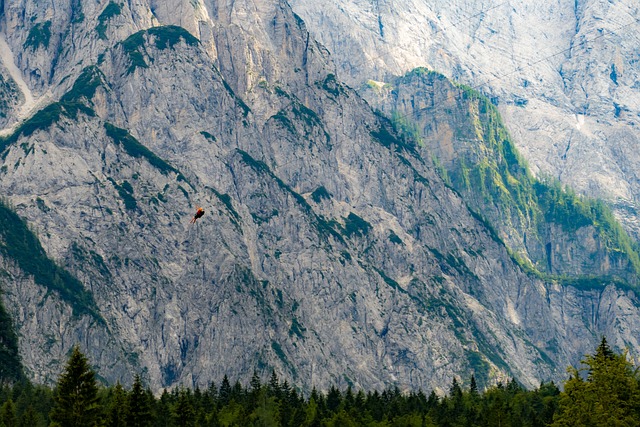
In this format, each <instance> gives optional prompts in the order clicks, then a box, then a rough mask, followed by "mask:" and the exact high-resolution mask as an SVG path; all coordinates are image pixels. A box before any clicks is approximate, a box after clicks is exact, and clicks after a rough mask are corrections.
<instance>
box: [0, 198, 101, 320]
mask: <svg viewBox="0 0 640 427" xmlns="http://www.w3.org/2000/svg"><path fill="white" fill-rule="evenodd" d="M0 255H1V256H2V257H4V258H5V259H7V260H9V261H13V262H15V264H16V266H17V267H18V268H19V269H20V270H21V271H22V272H24V273H25V274H27V275H29V276H33V280H34V281H35V283H36V284H38V285H40V286H43V287H45V288H46V289H47V290H49V291H53V292H55V293H57V294H58V295H60V298H61V299H62V300H63V301H66V302H67V303H68V304H69V305H70V306H71V308H72V309H73V313H74V314H75V315H84V314H88V315H90V316H93V317H94V318H95V319H97V320H101V317H100V314H99V312H98V308H97V307H96V303H95V301H94V300H93V296H92V295H91V292H89V291H87V290H86V289H85V288H84V286H83V285H82V283H81V282H80V281H79V280H78V279H76V278H75V277H74V276H73V275H71V273H69V272H68V271H67V270H65V269H64V268H62V267H60V266H58V265H57V264H56V263H55V262H54V261H53V260H51V258H49V257H48V256H47V254H46V253H45V251H44V249H43V248H42V245H41V244H40V240H39V239H38V236H36V234H35V233H33V232H32V231H31V230H30V229H29V227H28V226H27V223H26V221H25V220H24V219H22V218H20V217H19V216H18V215H17V214H16V213H15V212H13V210H11V208H10V207H9V206H7V205H6V204H5V203H4V202H2V201H0Z"/></svg>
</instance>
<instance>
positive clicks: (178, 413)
mask: <svg viewBox="0 0 640 427" xmlns="http://www.w3.org/2000/svg"><path fill="white" fill-rule="evenodd" d="M192 400H193V395H192V394H191V392H190V390H188V389H185V388H183V387H180V390H179V391H178V400H177V401H176V403H175V405H174V406H173V420H174V425H176V426H177V427H194V426H195V425H196V411H195V409H194V407H193V402H192Z"/></svg>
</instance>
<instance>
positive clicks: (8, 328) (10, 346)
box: [0, 292, 24, 383]
mask: <svg viewBox="0 0 640 427" xmlns="http://www.w3.org/2000/svg"><path fill="white" fill-rule="evenodd" d="M1 295H2V293H1V292H0V296H1ZM23 378H24V374H23V371H22V362H21V360H20V353H19V351H18V336H17V335H16V332H15V330H14V329H13V322H12V321H11V316H9V313H7V311H6V310H5V308H4V305H3V304H2V298H0V383H3V382H8V383H13V382H16V381H19V380H21V379H23Z"/></svg>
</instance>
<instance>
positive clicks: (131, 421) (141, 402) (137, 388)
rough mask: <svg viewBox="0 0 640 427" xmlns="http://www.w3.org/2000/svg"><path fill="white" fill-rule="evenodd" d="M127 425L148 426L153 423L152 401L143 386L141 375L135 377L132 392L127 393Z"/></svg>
mask: <svg viewBox="0 0 640 427" xmlns="http://www.w3.org/2000/svg"><path fill="white" fill-rule="evenodd" d="M126 420H127V427H146V426H150V425H152V424H153V420H152V411H151V402H150V401H149V396H147V393H146V391H145V390H144V388H143V387H142V380H141V379H140V375H136V376H135V377H134V379H133V385H132V386H131V392H129V394H128V395H127V415H126Z"/></svg>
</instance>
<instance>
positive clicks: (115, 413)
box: [106, 381, 126, 427]
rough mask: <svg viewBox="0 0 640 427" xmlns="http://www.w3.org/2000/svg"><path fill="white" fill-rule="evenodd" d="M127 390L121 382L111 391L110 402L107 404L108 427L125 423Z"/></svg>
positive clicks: (116, 426)
mask: <svg viewBox="0 0 640 427" xmlns="http://www.w3.org/2000/svg"><path fill="white" fill-rule="evenodd" d="M125 402H126V392H125V391H124V388H123V387H122V384H120V381H118V382H116V385H115V386H113V388H112V389H111V390H110V391H109V403H108V405H107V416H106V425H107V427H120V426H123V425H124V422H125V413H126V405H125Z"/></svg>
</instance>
